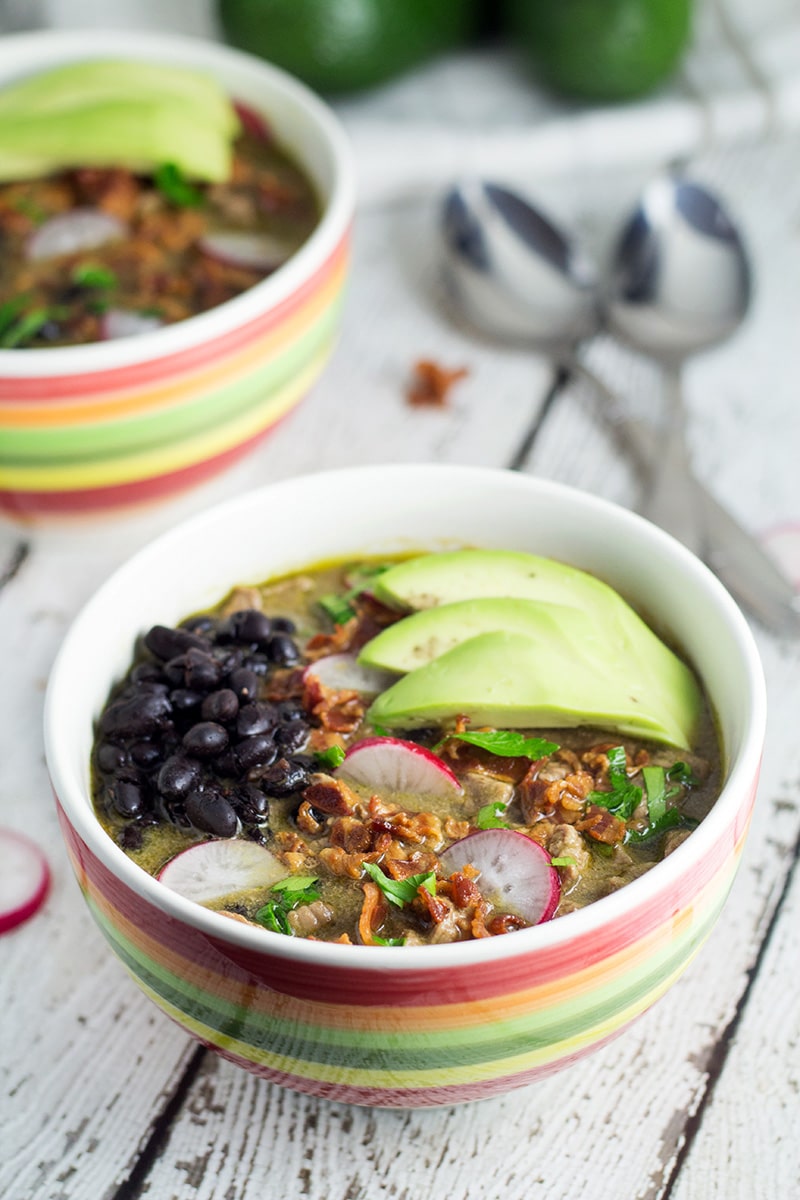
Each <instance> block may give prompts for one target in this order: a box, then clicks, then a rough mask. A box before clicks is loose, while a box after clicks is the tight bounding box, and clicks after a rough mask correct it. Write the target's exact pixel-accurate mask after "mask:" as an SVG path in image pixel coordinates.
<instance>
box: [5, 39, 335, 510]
mask: <svg viewBox="0 0 800 1200" xmlns="http://www.w3.org/2000/svg"><path fill="white" fill-rule="evenodd" d="M90 58H105V59H109V58H127V59H131V60H139V61H153V62H162V63H163V62H167V63H174V64H178V65H181V66H184V67H191V68H196V69H197V70H202V71H206V72H210V73H211V74H213V75H214V76H216V77H217V78H218V79H219V80H220V81H221V82H222V84H223V85H224V86H225V88H226V90H227V91H228V93H229V95H231V97H232V98H233V99H234V100H236V101H239V102H240V103H241V104H243V105H245V106H246V107H247V108H248V109H250V110H251V111H252V112H254V113H256V114H258V115H259V116H262V117H263V118H264V120H265V122H266V123H267V124H268V126H269V128H270V129H271V130H272V131H273V133H274V135H275V137H276V140H277V141H278V143H279V144H280V145H282V146H285V147H286V148H287V149H288V150H289V151H290V153H292V155H293V156H294V157H295V159H296V160H297V162H298V163H299V165H300V166H301V167H302V168H303V169H304V170H305V172H306V174H307V175H308V176H309V178H310V179H311V181H312V183H313V184H314V186H315V188H316V191H317V194H318V196H319V198H320V207H321V219H320V221H319V224H318V225H317V227H316V229H315V230H314V231H313V233H312V234H311V236H310V237H309V238H308V240H307V241H306V242H305V243H304V245H303V246H302V247H301V248H300V249H299V250H298V251H297V252H296V253H295V254H294V255H292V257H291V258H290V259H289V260H288V261H287V262H286V263H285V264H284V265H283V266H281V267H280V268H279V269H278V270H277V271H275V272H274V273H273V274H272V275H270V276H269V277H268V278H267V279H264V280H263V281H262V282H260V283H258V284H257V285H256V286H255V287H252V288H250V289H249V290H248V291H246V292H244V293H242V294H241V295H239V296H236V297H235V298H234V299H232V300H229V301H227V302H226V303H224V304H220V305H219V306H217V307H216V308H213V309H210V310H209V311H207V312H204V313H201V314H199V315H198V316H195V317H191V318H189V319H188V320H185V321H181V322H178V323H176V324H173V325H168V326H165V327H163V328H161V329H156V330H153V331H151V332H146V333H140V334H137V335H135V336H132V337H125V338H119V339H117V340H114V341H106V342H98V343H93V344H91V345H84V346H66V347H55V348H52V349H32V350H2V349H0V512H5V513H6V514H9V515H11V516H16V517H21V518H27V517H36V516H40V517H41V516H47V515H54V514H55V515H63V514H70V513H79V512H92V511H98V510H105V509H110V508H115V507H117V506H122V505H129V504H134V503H138V502H142V501H153V500H158V499H160V498H161V497H165V496H168V495H171V494H172V493H175V492H178V491H181V490H183V489H185V488H187V487H189V486H191V485H193V484H196V483H200V482H201V481H203V480H205V479H207V478H210V477H211V476H213V475H214V474H216V473H217V472H218V471H221V470H222V469H223V468H225V467H226V466H228V465H229V464H230V463H232V462H233V461H234V460H236V459H237V458H238V457H240V456H241V455H243V454H244V453H245V452H247V451H248V450H249V449H250V448H251V447H253V446H254V445H255V444H256V443H257V442H258V441H259V439H260V438H262V437H263V436H264V435H265V434H266V433H267V432H268V431H269V430H270V429H271V428H272V427H273V426H274V425H275V424H276V422H278V421H280V419H281V418H282V417H283V416H285V415H286V414H287V413H288V412H289V411H290V410H291V409H292V408H293V407H294V406H295V405H296V404H297V403H298V401H300V400H301V399H302V398H303V396H304V395H305V394H306V392H307V391H308V390H309V388H310V387H311V385H312V384H313V382H314V380H315V379H316V378H317V376H318V374H319V372H320V371H321V369H322V367H323V365H324V364H325V361H326V359H327V358H328V356H329V354H330V351H331V348H332V345H333V342H334V339H335V336H336V332H337V328H338V324H339V316H340V310H341V301H342V292H343V284H344V280H345V274H346V268H347V256H348V238H349V231H350V226H351V222H352V215H353V206H354V171H353V167H352V163H351V159H350V152H349V147H348V145H347V143H346V139H345V136H344V134H343V132H342V130H341V128H340V126H339V124H338V122H337V120H336V118H335V117H334V116H333V114H332V113H331V111H330V110H329V109H328V107H327V106H326V105H325V104H324V103H323V102H322V101H321V100H319V99H318V98H317V97H316V96H315V95H314V94H313V93H312V92H310V91H309V90H308V89H307V88H306V87H304V86H303V85H302V84H300V83H299V82H297V81H296V80H294V79H293V78H292V77H291V76H289V75H287V74H285V73H284V72H283V71H279V70H277V69H275V68H273V67H271V66H269V65H268V64H266V63H264V62H262V61H261V60H260V59H256V58H252V57H250V56H248V55H246V54H241V53H239V52H238V51H234V50H230V49H228V48H226V47H223V46H219V45H215V44H213V43H211V42H204V41H200V40H192V39H189V38H179V37H165V36H162V35H160V34H159V35H158V36H152V35H148V34H139V33H125V35H124V37H123V36H122V35H119V34H117V35H115V34H112V33H93V32H91V31H81V32H80V33H64V32H52V33H47V32H45V33H36V34H29V35H25V34H23V35H19V36H13V37H6V38H3V39H0V87H1V86H2V85H3V83H4V82H10V81H11V80H12V79H14V78H17V77H21V76H23V75H28V74H32V73H36V72H38V71H44V70H47V69H48V68H50V67H53V66H56V65H59V64H63V63H67V62H72V61H76V60H86V59H90Z"/></svg>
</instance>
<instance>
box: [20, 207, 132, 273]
mask: <svg viewBox="0 0 800 1200" xmlns="http://www.w3.org/2000/svg"><path fill="white" fill-rule="evenodd" d="M127 232H128V226H127V225H126V224H125V222H124V221H121V220H120V219H119V217H113V216H112V215H111V213H107V212H103V211H102V210H101V209H99V208H73V209H72V211H71V212H65V213H59V214H58V216H56V217H51V218H50V219H49V221H45V222H44V224H43V225H40V226H39V228H38V229H37V230H36V231H35V233H32V234H31V236H30V238H29V239H28V246H27V251H26V253H27V257H28V258H29V259H30V260H32V261H37V260H38V259H42V258H55V257H56V256H57V255H60V254H77V253H79V251H81V250H95V249H97V247H98V246H104V245H105V244H106V242H112V241H114V239H115V238H122V237H125V235H126V234H127Z"/></svg>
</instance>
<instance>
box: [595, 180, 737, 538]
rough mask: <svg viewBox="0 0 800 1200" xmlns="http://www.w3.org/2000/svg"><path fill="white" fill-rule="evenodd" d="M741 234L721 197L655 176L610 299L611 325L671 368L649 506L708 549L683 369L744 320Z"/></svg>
mask: <svg viewBox="0 0 800 1200" xmlns="http://www.w3.org/2000/svg"><path fill="white" fill-rule="evenodd" d="M750 292H751V283H750V267H749V263H748V260H747V255H746V254H745V250H744V246H743V244H742V240H741V238H740V236H739V234H738V232H737V230H736V229H735V228H734V226H733V224H732V222H731V220H730V218H729V217H728V215H727V213H726V212H725V210H724V209H723V207H722V205H721V204H720V202H719V201H718V200H717V199H716V198H715V197H714V196H712V195H711V194H710V193H709V192H707V191H706V190H705V189H704V188H701V187H700V186H699V185H698V184H696V183H692V182H689V181H687V180H685V179H683V178H682V177H680V176H673V175H663V176H659V177H658V178H656V179H654V180H653V181H652V182H651V183H650V184H649V185H648V187H647V188H646V190H645V192H644V194H643V195H642V197H641V200H640V202H639V206H638V207H637V209H636V211H635V212H634V213H633V215H632V216H631V218H630V220H629V221H628V222H627V224H626V225H625V226H624V228H623V231H622V235H621V237H620V239H619V243H618V246H617V250H616V255H615V258H614V263H613V267H612V272H611V277H610V281H609V286H608V289H607V299H606V318H607V322H608V325H609V328H610V329H611V331H612V332H613V333H614V334H616V335H617V336H618V337H619V338H621V339H622V340H623V341H626V342H627V343H628V344H629V345H630V346H632V347H633V348H634V349H636V350H640V351H643V352H644V353H645V354H649V355H650V356H651V357H653V358H655V359H657V360H659V361H660V362H661V364H662V365H663V368H664V383H665V399H666V423H665V428H664V432H663V438H662V440H661V445H660V447H659V453H658V454H657V455H656V457H655V458H654V459H653V463H652V468H651V478H650V487H649V489H648V493H647V495H646V496H645V499H644V503H643V506H642V513H643V515H644V516H646V517H649V519H650V520H651V521H653V522H654V523H655V524H657V525H661V526H662V528H664V529H666V530H667V531H668V532H669V533H672V534H673V535H674V536H675V537H677V538H679V539H680V540H681V541H682V542H683V543H684V544H685V545H687V546H688V547H689V549H690V550H693V551H694V552H695V553H696V554H703V552H704V550H705V549H706V547H705V538H704V534H703V529H702V523H701V521H700V520H699V514H698V512H697V507H696V504H695V499H694V488H693V486H692V479H693V474H692V467H691V461H690V458H689V450H688V447H687V444H686V437H685V426H686V416H685V411H684V405H683V395H682V388H681V367H682V365H683V362H684V361H685V359H687V358H688V357H689V356H690V355H691V354H694V353H697V352H698V351H701V350H706V349H709V348H710V347H711V346H715V345H718V344H719V343H720V342H722V341H724V340H725V339H726V338H728V337H730V335H731V334H732V333H734V332H735V330H736V329H737V328H738V327H739V325H740V324H741V322H742V321H743V320H744V317H745V315H746V313H747V309H748V307H749V303H750Z"/></svg>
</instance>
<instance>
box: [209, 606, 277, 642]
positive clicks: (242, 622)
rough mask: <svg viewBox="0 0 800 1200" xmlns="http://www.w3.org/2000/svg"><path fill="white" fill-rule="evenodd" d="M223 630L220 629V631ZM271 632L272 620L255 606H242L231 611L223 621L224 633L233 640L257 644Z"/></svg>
mask: <svg viewBox="0 0 800 1200" xmlns="http://www.w3.org/2000/svg"><path fill="white" fill-rule="evenodd" d="M222 632H223V631H222V630H220V633H222ZM271 633H272V622H271V621H270V619H269V617H267V616H265V615H264V613H262V612H259V611H258V609H257V608H244V609H242V610H241V611H240V612H235V613H231V615H230V616H229V617H228V619H227V621H226V622H225V626H224V635H225V636H226V637H228V638H230V639H231V641H234V642H241V643H243V644H244V645H248V646H258V645H260V644H262V643H264V642H266V640H267V638H268V637H269V636H270V634H271Z"/></svg>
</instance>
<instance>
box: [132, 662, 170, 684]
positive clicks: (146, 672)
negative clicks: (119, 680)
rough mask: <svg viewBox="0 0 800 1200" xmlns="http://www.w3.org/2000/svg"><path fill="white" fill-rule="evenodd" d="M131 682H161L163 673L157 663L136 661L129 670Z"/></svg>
mask: <svg viewBox="0 0 800 1200" xmlns="http://www.w3.org/2000/svg"><path fill="white" fill-rule="evenodd" d="M131 682H133V683H163V682H164V674H163V672H162V670H161V667H160V666H159V665H158V663H154V662H141V663H137V664H136V666H135V667H134V668H133V670H132V671H131Z"/></svg>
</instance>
